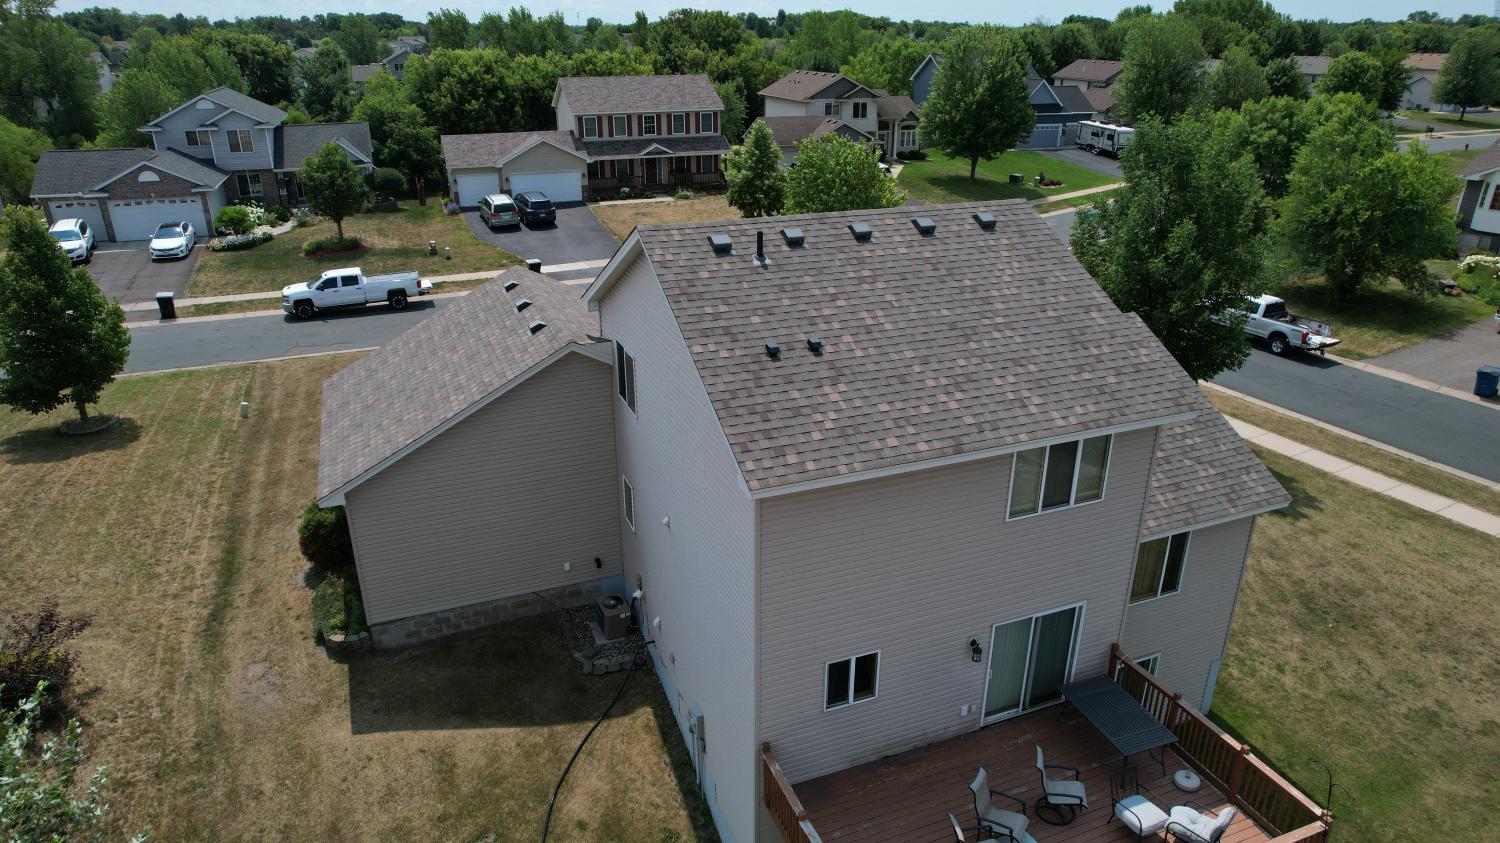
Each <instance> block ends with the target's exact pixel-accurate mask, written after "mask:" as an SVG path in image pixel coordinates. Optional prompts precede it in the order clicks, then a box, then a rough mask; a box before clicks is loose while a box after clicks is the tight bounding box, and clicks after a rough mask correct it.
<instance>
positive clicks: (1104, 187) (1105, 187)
mask: <svg viewBox="0 0 1500 843" xmlns="http://www.w3.org/2000/svg"><path fill="white" fill-rule="evenodd" d="M1123 186H1124V185H1123V183H1121V182H1112V183H1110V184H1101V185H1099V186H1098V187H1090V188H1088V189H1087V190H1075V191H1073V192H1072V193H1058V194H1056V195H1053V196H1043V197H1041V198H1039V199H1033V200H1031V204H1032V206H1033V207H1036V206H1040V205H1046V204H1047V203H1049V202H1061V201H1063V200H1064V199H1072V198H1074V197H1076V196H1093V195H1094V194H1095V193H1106V192H1108V191H1111V190H1118V189H1119V188H1121V187H1123ZM1064 210H1073V209H1072V208H1066V209H1064Z"/></svg>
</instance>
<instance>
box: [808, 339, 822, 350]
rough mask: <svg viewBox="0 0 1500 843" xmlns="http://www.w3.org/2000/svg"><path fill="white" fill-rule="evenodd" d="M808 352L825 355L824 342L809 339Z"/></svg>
mask: <svg viewBox="0 0 1500 843" xmlns="http://www.w3.org/2000/svg"><path fill="white" fill-rule="evenodd" d="M807 350H808V351H811V352H812V353H813V354H822V353H823V341H822V340H820V339H818V338H817V337H808V338H807Z"/></svg>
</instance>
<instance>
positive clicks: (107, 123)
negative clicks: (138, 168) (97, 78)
mask: <svg viewBox="0 0 1500 843" xmlns="http://www.w3.org/2000/svg"><path fill="white" fill-rule="evenodd" d="M180 104H181V103H180V102H179V100H178V97H177V94H176V92H174V91H172V90H170V89H169V88H168V87H167V86H166V84H165V83H163V82H162V81H161V79H160V77H158V76H157V75H156V74H154V73H152V72H151V71H149V70H141V69H139V68H131V69H129V70H126V71H125V72H124V73H122V74H120V78H119V79H116V80H115V84H114V85H112V86H111V87H110V89H109V90H108V91H106V92H105V93H104V96H102V97H100V98H99V117H100V121H99V122H100V126H101V128H102V131H101V132H100V133H99V145H100V146H102V147H106V148H113V147H130V146H150V145H151V136H150V135H148V134H146V133H145V132H142V131H140V127H142V126H144V125H146V124H147V123H150V122H151V121H152V120H155V119H156V118H158V117H160V116H162V115H163V114H166V113H167V112H168V111H171V110H172V109H174V108H176V107H177V106H178V105H180Z"/></svg>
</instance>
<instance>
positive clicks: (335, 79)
mask: <svg viewBox="0 0 1500 843" xmlns="http://www.w3.org/2000/svg"><path fill="white" fill-rule="evenodd" d="M416 62H417V59H413V60H412V63H413V64H415V63H416ZM353 99H354V81H353V79H352V78H351V77H350V75H349V60H348V59H347V58H345V57H344V51H343V50H341V49H339V46H338V45H337V44H335V43H333V42H332V41H324V42H323V43H322V44H319V45H318V51H317V52H316V53H313V57H312V58H311V59H309V60H307V61H306V62H305V63H304V65H303V72H302V106H303V107H304V108H306V109H307V111H308V113H309V114H311V115H313V116H314V117H316V118H318V119H320V120H343V119H345V118H346V117H348V115H349V111H350V109H351V108H352V107H353Z"/></svg>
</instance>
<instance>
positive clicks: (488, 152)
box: [442, 132, 584, 167]
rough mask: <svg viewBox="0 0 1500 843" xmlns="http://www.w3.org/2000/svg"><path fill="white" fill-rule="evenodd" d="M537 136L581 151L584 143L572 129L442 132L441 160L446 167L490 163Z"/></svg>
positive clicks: (520, 147)
mask: <svg viewBox="0 0 1500 843" xmlns="http://www.w3.org/2000/svg"><path fill="white" fill-rule="evenodd" d="M537 138H545V139H547V140H549V141H551V142H552V143H555V144H557V145H558V146H560V147H562V148H563V149H568V150H572V151H573V152H576V153H578V154H579V155H583V154H584V150H583V144H582V143H579V141H578V139H577V138H575V137H573V133H572V132H488V133H484V134H475V135H443V137H442V143H443V160H444V161H446V162H448V166H449V167H493V166H494V165H495V163H496V162H497V161H499V160H500V159H502V158H504V157H506V156H507V155H510V154H512V153H514V152H515V151H516V150H518V149H524V148H525V147H526V146H528V145H529V144H531V142H532V141H535V140H536V139H537Z"/></svg>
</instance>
